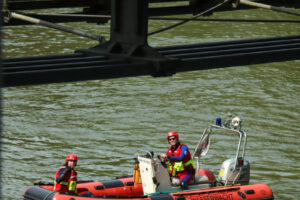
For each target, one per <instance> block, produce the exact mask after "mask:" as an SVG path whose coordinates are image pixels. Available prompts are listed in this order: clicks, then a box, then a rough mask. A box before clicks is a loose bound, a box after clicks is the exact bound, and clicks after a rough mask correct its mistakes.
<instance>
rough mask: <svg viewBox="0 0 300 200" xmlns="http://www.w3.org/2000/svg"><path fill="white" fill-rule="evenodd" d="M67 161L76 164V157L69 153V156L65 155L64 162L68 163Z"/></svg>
mask: <svg viewBox="0 0 300 200" xmlns="http://www.w3.org/2000/svg"><path fill="white" fill-rule="evenodd" d="M69 160H74V161H76V162H77V156H76V155H75V154H72V153H71V154H69V155H67V157H66V159H65V161H66V162H68V161H69Z"/></svg>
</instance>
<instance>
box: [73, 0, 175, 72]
mask: <svg viewBox="0 0 300 200" xmlns="http://www.w3.org/2000/svg"><path fill="white" fill-rule="evenodd" d="M148 5H149V0H112V1H111V27H110V40H109V41H108V42H105V43H103V44H99V45H97V46H95V47H92V48H89V49H84V50H78V52H81V53H87V54H104V55H107V56H109V57H116V58H118V57H122V58H124V57H125V58H128V60H130V61H132V62H137V61H138V62H140V61H142V62H147V63H150V64H152V66H153V67H152V68H151V69H150V70H151V74H152V75H153V76H169V75H172V74H174V73H175V70H176V65H178V64H179V60H178V59H173V58H167V57H164V56H162V55H161V54H159V53H158V52H157V51H156V50H155V49H153V48H152V47H150V46H149V45H148V42H147V38H148ZM148 70H149V69H148Z"/></svg>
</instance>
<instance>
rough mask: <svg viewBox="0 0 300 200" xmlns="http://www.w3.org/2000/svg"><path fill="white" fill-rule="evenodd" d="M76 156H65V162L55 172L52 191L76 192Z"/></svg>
mask: <svg viewBox="0 0 300 200" xmlns="http://www.w3.org/2000/svg"><path fill="white" fill-rule="evenodd" d="M76 165H77V156H76V155H75V154H69V155H67V156H66V159H65V164H64V166H62V167H61V168H59V169H58V170H57V172H56V177H55V178H56V179H55V185H54V191H62V192H70V193H77V188H76V184H77V172H76V171H75V166H76Z"/></svg>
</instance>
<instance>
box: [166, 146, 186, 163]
mask: <svg viewBox="0 0 300 200" xmlns="http://www.w3.org/2000/svg"><path fill="white" fill-rule="evenodd" d="M180 149H181V154H180V156H168V158H169V160H171V161H173V162H180V161H183V159H184V158H185V157H186V156H187V155H188V151H189V149H188V148H187V146H185V145H182V146H181V147H180Z"/></svg>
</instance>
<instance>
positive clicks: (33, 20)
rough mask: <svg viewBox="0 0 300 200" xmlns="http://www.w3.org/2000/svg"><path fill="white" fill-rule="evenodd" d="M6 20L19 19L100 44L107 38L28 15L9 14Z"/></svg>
mask: <svg viewBox="0 0 300 200" xmlns="http://www.w3.org/2000/svg"><path fill="white" fill-rule="evenodd" d="M6 18H7V19H10V18H14V19H19V20H22V21H26V22H30V23H33V24H38V25H42V26H46V27H49V28H54V29H57V30H61V31H65V32H68V33H72V34H75V35H79V36H82V37H86V38H90V39H93V40H97V41H99V42H100V43H103V42H104V41H105V38H104V37H103V36H101V35H94V34H91V33H88V32H85V31H82V30H78V29H74V28H71V27H68V26H63V25H59V24H55V23H51V22H48V21H44V20H40V19H37V18H33V17H29V16H26V15H22V14H18V13H16V12H8V13H7V16H6Z"/></svg>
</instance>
